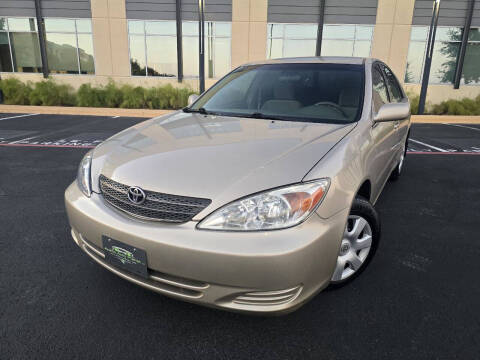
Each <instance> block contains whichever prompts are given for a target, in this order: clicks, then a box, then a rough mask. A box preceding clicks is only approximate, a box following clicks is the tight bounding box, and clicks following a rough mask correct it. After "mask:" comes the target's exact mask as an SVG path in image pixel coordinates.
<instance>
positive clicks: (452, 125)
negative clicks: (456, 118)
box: [443, 123, 480, 131]
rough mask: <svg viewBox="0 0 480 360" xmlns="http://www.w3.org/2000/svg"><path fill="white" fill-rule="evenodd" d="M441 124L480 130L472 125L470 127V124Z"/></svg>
mask: <svg viewBox="0 0 480 360" xmlns="http://www.w3.org/2000/svg"><path fill="white" fill-rule="evenodd" d="M443 125H450V126H458V127H461V128H465V129H471V130H477V131H480V129H479V128H474V127H471V126H465V125H459V124H448V123H443Z"/></svg>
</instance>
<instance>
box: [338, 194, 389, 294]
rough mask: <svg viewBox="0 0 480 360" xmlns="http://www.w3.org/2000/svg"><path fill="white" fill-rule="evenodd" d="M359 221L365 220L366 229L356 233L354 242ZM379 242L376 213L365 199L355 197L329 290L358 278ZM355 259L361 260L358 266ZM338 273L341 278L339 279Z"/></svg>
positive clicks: (378, 221)
mask: <svg viewBox="0 0 480 360" xmlns="http://www.w3.org/2000/svg"><path fill="white" fill-rule="evenodd" d="M360 219H363V220H365V222H366V224H367V225H368V227H367V225H365V226H364V228H363V230H361V231H360V232H359V233H358V238H356V241H355V240H352V239H353V238H355V235H354V234H355V232H354V231H353V230H354V227H355V226H356V225H355V224H357V223H358V226H359V227H358V229H360V227H361V226H362V224H363V222H362V220H360ZM352 234H353V235H352ZM369 234H370V235H369ZM368 236H371V241H370V244H371V245H370V247H369V248H368V251H366V250H367V248H366V247H365V246H366V245H367V244H368V240H365V239H367V238H368ZM379 242H380V220H379V217H378V214H377V212H376V211H375V209H374V208H373V206H372V204H370V202H369V201H368V200H367V199H365V198H363V197H356V198H355V200H354V201H353V204H352V208H351V210H350V214H349V217H348V221H347V225H346V229H345V233H344V237H343V239H342V244H341V246H340V250H339V254H338V258H337V263H336V265H335V269H334V272H333V275H332V279H331V281H330V288H339V287H341V286H343V285H346V284H347V283H349V282H350V281H352V280H354V279H355V278H356V277H357V276H359V275H360V274H361V273H362V272H363V271H364V270H365V269H366V267H367V266H368V264H369V263H370V261H371V260H372V258H373V257H374V255H375V252H376V251H377V248H378V244H379ZM347 243H348V244H347ZM347 245H349V246H350V248H349V249H347V248H348V246H347ZM354 254H355V255H356V257H355V256H354ZM357 258H358V259H359V260H361V264H359V262H358V259H357ZM352 260H354V261H352ZM342 265H343V266H344V269H343V270H341V268H342ZM340 272H341V276H340V277H339V274H340ZM344 276H345V277H344Z"/></svg>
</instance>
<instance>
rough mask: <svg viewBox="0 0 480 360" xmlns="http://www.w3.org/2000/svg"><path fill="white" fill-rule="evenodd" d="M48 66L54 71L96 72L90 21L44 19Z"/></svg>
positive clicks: (65, 72) (59, 72)
mask: <svg viewBox="0 0 480 360" xmlns="http://www.w3.org/2000/svg"><path fill="white" fill-rule="evenodd" d="M45 32H46V49H47V58H48V67H49V70H50V72H51V73H53V74H95V61H94V54H93V38H92V21H91V20H90V19H53V18H48V19H45Z"/></svg>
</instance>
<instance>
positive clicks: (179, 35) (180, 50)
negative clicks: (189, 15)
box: [175, 0, 183, 83]
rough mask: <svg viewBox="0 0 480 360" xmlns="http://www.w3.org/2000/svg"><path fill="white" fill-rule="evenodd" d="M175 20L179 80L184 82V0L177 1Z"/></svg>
mask: <svg viewBox="0 0 480 360" xmlns="http://www.w3.org/2000/svg"><path fill="white" fill-rule="evenodd" d="M175 20H176V22H177V79H178V82H180V83H181V82H182V80H183V38H182V0H177V1H176V8H175Z"/></svg>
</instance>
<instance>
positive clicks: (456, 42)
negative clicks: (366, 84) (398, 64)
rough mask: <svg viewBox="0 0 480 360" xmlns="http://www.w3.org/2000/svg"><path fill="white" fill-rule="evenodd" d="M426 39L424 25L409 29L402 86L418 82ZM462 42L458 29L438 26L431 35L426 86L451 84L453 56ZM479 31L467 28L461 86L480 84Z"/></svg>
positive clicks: (426, 34) (454, 60)
mask: <svg viewBox="0 0 480 360" xmlns="http://www.w3.org/2000/svg"><path fill="white" fill-rule="evenodd" d="M427 39H428V27H427V26H414V27H412V31H411V35H410V48H409V51H408V59H407V68H406V71H405V82H406V83H414V84H415V83H416V84H418V83H420V82H421V81H422V76H423V68H424V61H425V52H426V46H427ZM461 41H462V28H459V27H445V26H439V27H438V28H437V33H436V36H435V46H434V51H433V58H432V67H431V70H430V79H429V83H432V84H451V83H453V81H454V77H455V69H456V66H457V56H458V51H459V49H460V43H461ZM479 63H480V32H479V29H478V28H472V29H470V34H469V37H468V44H467V51H466V54H465V63H464V67H463V73H462V84H473V85H478V84H480V67H479V66H478V64H479Z"/></svg>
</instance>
